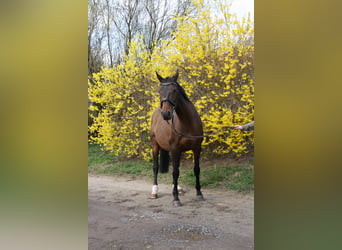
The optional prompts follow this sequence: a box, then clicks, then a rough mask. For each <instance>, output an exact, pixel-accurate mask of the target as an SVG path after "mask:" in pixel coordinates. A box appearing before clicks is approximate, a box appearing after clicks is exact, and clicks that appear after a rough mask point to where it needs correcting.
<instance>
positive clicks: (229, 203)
mask: <svg viewBox="0 0 342 250" xmlns="http://www.w3.org/2000/svg"><path fill="white" fill-rule="evenodd" d="M151 190H152V183H148V182H146V181H144V180H134V179H128V177H113V176H104V175H91V174H89V175H88V247H89V249H90V250H92V249H127V250H134V249H158V250H164V249H170V250H176V249H193V250H198V249H203V250H209V249H225V250H230V249H231V250H242V249H254V194H253V193H250V194H240V193H237V192H235V191H226V190H225V191H223V190H211V189H206V188H202V193H203V196H204V198H205V200H204V201H196V200H195V196H196V195H195V194H196V191H195V187H193V188H187V189H185V190H184V191H185V193H184V194H183V195H181V196H180V200H181V202H182V205H183V206H181V207H174V206H173V205H172V200H173V196H172V187H171V185H165V184H164V185H163V184H162V183H159V193H158V194H159V198H158V199H150V194H151Z"/></svg>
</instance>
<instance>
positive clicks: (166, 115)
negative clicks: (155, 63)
mask: <svg viewBox="0 0 342 250" xmlns="http://www.w3.org/2000/svg"><path fill="white" fill-rule="evenodd" d="M156 74H157V77H158V79H159V82H160V88H159V94H160V108H161V114H162V117H163V119H164V120H170V119H171V117H172V114H173V111H174V110H175V109H176V106H177V99H178V96H179V84H178V83H177V78H178V75H179V71H178V70H177V72H176V74H175V75H174V76H172V77H166V78H163V77H162V76H160V75H159V74H158V73H157V72H156Z"/></svg>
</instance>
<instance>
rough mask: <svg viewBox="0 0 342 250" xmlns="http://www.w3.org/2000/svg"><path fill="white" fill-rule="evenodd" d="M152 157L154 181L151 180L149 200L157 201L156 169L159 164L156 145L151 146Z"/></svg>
mask: <svg viewBox="0 0 342 250" xmlns="http://www.w3.org/2000/svg"><path fill="white" fill-rule="evenodd" d="M152 155H153V175H154V180H153V186H152V194H151V198H152V199H157V198H158V181H157V178H158V169H159V163H158V155H159V146H158V144H156V143H155V144H154V145H153V146H152Z"/></svg>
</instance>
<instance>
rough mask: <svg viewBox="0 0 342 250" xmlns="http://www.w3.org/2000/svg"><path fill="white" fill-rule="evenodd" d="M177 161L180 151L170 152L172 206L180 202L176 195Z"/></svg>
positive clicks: (179, 204) (178, 160) (178, 204)
mask: <svg viewBox="0 0 342 250" xmlns="http://www.w3.org/2000/svg"><path fill="white" fill-rule="evenodd" d="M179 162H180V153H179V152H175V151H174V152H172V163H173V172H172V177H173V191H172V194H173V205H174V206H181V205H182V204H181V202H180V200H179V197H178V177H179Z"/></svg>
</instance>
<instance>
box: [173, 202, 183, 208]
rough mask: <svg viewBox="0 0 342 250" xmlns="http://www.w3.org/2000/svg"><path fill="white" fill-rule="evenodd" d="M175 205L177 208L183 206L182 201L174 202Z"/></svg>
mask: <svg viewBox="0 0 342 250" xmlns="http://www.w3.org/2000/svg"><path fill="white" fill-rule="evenodd" d="M173 205H174V206H175V207H180V206H182V203H181V202H180V201H173Z"/></svg>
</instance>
